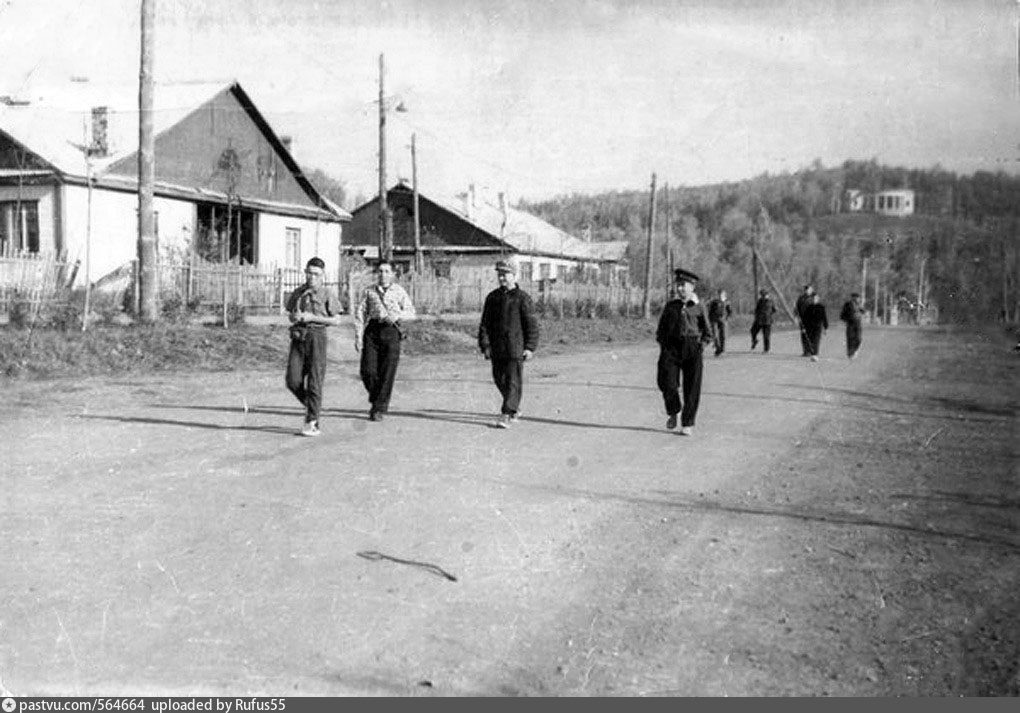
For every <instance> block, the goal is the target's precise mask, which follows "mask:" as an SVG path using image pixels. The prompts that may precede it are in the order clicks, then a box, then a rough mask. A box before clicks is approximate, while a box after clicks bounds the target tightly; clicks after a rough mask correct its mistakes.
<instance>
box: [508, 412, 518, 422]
mask: <svg viewBox="0 0 1020 713" xmlns="http://www.w3.org/2000/svg"><path fill="white" fill-rule="evenodd" d="M520 420H521V412H520V411H518V412H517V413H512V414H510V423H517V422H518V421H520Z"/></svg>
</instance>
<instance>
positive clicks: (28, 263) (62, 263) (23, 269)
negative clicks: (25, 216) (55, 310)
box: [0, 248, 78, 314]
mask: <svg viewBox="0 0 1020 713" xmlns="http://www.w3.org/2000/svg"><path fill="white" fill-rule="evenodd" d="M77 268H78V263H74V264H73V265H70V264H68V260H67V256H66V254H64V253H30V252H26V251H23V250H12V249H10V248H5V249H3V250H0V314H6V313H8V312H9V311H10V310H11V308H12V307H13V305H14V304H15V303H21V304H25V305H27V307H28V308H29V309H31V310H32V311H33V312H34V313H38V311H39V310H40V309H41V308H42V307H44V306H47V305H53V304H59V303H61V302H64V301H66V300H67V297H68V292H69V285H70V284H71V283H72V282H73V281H74V277H75V273H76V271H77Z"/></svg>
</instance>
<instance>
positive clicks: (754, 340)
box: [751, 339, 758, 352]
mask: <svg viewBox="0 0 1020 713" xmlns="http://www.w3.org/2000/svg"><path fill="white" fill-rule="evenodd" d="M756 346H758V340H757V339H752V340H751V351H752V352H753V351H754V348H755V347H756Z"/></svg>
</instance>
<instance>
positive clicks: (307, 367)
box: [286, 328, 326, 421]
mask: <svg viewBox="0 0 1020 713" xmlns="http://www.w3.org/2000/svg"><path fill="white" fill-rule="evenodd" d="M325 380H326V330H325V329H314V328H309V329H307V330H305V336H304V338H303V339H291V340H290V355H289V356H288V357H287V376H286V382H287V388H288V389H290V392H291V393H292V394H294V396H296V397H297V400H298V401H300V402H301V403H302V405H304V407H305V420H306V421H318V420H319V410H320V409H321V408H322V386H323V383H324V382H325Z"/></svg>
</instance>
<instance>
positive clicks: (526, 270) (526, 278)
mask: <svg viewBox="0 0 1020 713" xmlns="http://www.w3.org/2000/svg"><path fill="white" fill-rule="evenodd" d="M520 273H521V282H531V280H532V277H531V263H530V262H522V263H521V266H520Z"/></svg>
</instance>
